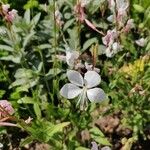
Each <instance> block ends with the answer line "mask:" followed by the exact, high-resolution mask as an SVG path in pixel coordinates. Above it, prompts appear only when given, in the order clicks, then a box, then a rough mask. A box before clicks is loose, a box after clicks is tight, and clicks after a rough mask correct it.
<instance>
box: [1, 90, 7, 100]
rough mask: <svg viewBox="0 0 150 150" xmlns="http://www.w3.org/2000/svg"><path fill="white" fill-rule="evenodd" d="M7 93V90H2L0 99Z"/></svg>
mask: <svg viewBox="0 0 150 150" xmlns="http://www.w3.org/2000/svg"><path fill="white" fill-rule="evenodd" d="M5 93H6V91H5V90H0V99H1V98H2V97H3V95H4V94H5Z"/></svg>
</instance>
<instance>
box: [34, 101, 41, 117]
mask: <svg viewBox="0 0 150 150" xmlns="http://www.w3.org/2000/svg"><path fill="white" fill-rule="evenodd" d="M33 108H34V112H35V114H36V116H37V118H38V119H39V118H41V109H40V107H39V104H37V103H35V104H34V105H33Z"/></svg>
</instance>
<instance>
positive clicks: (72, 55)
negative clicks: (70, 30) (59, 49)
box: [66, 50, 79, 67]
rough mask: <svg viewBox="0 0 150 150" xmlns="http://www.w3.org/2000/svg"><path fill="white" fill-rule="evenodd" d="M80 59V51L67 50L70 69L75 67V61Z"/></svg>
mask: <svg viewBox="0 0 150 150" xmlns="http://www.w3.org/2000/svg"><path fill="white" fill-rule="evenodd" d="M78 58H79V52H78V51H72V50H67V51H66V62H67V64H68V65H69V66H70V67H73V66H74V65H75V61H76V60H77V59H78Z"/></svg>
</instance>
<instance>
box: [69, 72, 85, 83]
mask: <svg viewBox="0 0 150 150" xmlns="http://www.w3.org/2000/svg"><path fill="white" fill-rule="evenodd" d="M67 77H68V79H69V81H70V82H71V83H73V84H75V85H78V86H83V83H84V82H83V77H82V75H81V74H80V73H79V72H78V71H75V70H68V71H67Z"/></svg>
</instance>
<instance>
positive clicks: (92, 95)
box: [60, 70, 106, 110]
mask: <svg viewBox="0 0 150 150" xmlns="http://www.w3.org/2000/svg"><path fill="white" fill-rule="evenodd" d="M67 77H68V79H69V81H70V82H71V83H67V84H65V85H64V86H63V87H62V88H61V90H60V94H61V95H62V96H63V97H65V98H67V99H74V98H76V97H78V98H79V99H78V102H77V105H80V108H81V109H82V110H83V109H84V108H85V107H86V106H87V100H88V99H89V101H90V102H101V101H102V100H104V99H105V97H106V95H105V93H104V91H103V90H102V89H101V88H97V87H96V86H97V85H99V84H100V82H101V77H100V75H99V74H98V73H97V72H95V71H87V72H86V73H85V75H84V78H83V77H82V75H81V74H80V73H79V72H77V71H74V70H68V71H67Z"/></svg>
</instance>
